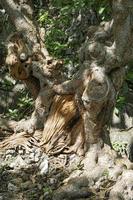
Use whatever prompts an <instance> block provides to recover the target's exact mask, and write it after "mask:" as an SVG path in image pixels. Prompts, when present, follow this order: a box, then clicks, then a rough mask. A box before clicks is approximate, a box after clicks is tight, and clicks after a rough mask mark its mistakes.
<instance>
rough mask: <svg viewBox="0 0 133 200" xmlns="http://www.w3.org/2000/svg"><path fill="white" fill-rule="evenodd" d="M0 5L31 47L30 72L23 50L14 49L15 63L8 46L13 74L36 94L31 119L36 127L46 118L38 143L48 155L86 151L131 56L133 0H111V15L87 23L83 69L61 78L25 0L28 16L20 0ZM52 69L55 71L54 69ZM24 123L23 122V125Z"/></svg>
mask: <svg viewBox="0 0 133 200" xmlns="http://www.w3.org/2000/svg"><path fill="white" fill-rule="evenodd" d="M0 4H1V5H2V6H3V8H5V10H6V11H7V13H8V14H9V16H10V19H11V21H12V23H14V25H15V27H16V30H17V31H18V32H21V33H22V34H23V35H24V38H26V39H25V40H24V39H22V38H20V40H21V39H22V41H21V42H20V43H21V44H25V43H27V44H26V45H25V47H24V48H21V49H22V50H24V49H27V48H29V49H30V51H32V53H29V54H30V55H29V57H30V58H31V60H30V58H29V57H28V59H29V60H25V63H26V62H30V67H29V68H28V71H27V69H24V62H23V63H22V62H21V59H20V57H21V56H20V55H21V54H22V53H23V51H22V50H21V51H19V50H18V51H17V59H16V60H17V62H16V60H15V59H14V57H12V56H11V55H12V54H13V55H15V52H14V51H13V48H11V49H10V48H9V47H10V45H9V46H8V55H7V61H8V63H10V65H12V66H13V67H14V72H13V73H12V74H13V76H14V77H15V78H16V77H17V79H21V80H23V81H24V82H25V83H26V84H27V85H28V86H29V87H30V88H31V90H32V93H33V95H34V97H35V98H36V103H35V111H34V113H33V114H32V117H31V119H32V120H31V121H30V123H31V124H32V125H33V123H35V124H36V125H35V126H34V130H35V129H37V127H38V125H37V124H38V123H39V122H38V121H39V120H40V118H42V119H41V121H43V123H44V129H43V137H42V141H41V142H42V143H41V144H42V146H43V147H44V149H45V151H46V152H47V153H49V154H57V153H60V152H71V151H74V152H77V153H79V154H80V155H82V154H84V153H85V151H87V150H88V148H89V146H90V145H92V144H97V143H99V141H100V138H101V137H102V134H103V129H104V127H105V126H106V125H107V124H108V122H109V120H110V117H111V112H112V109H113V108H114V106H115V101H116V96H117V94H118V92H119V90H120V88H121V86H122V83H123V80H124V76H125V69H124V67H125V66H126V65H127V64H128V62H129V61H130V60H131V59H132V57H133V53H132V52H133V49H132V44H133V42H132V41H133V36H132V30H133V28H132V24H131V19H132V16H133V12H132V8H133V3H132V1H131V0H128V1H126V2H125V1H124V0H122V1H119V0H114V1H113V2H112V8H113V20H112V21H111V22H104V23H102V24H100V25H99V26H93V27H92V26H91V27H89V31H88V39H87V40H86V41H85V43H84V44H83V46H82V47H81V52H80V65H81V70H80V71H79V74H78V76H76V77H75V78H74V79H73V80H71V81H66V82H63V83H62V80H63V81H64V77H61V80H58V79H59V71H60V68H59V65H60V64H61V63H60V62H58V61H57V62H56V61H55V60H54V59H52V61H50V62H46V60H47V57H49V55H48V53H47V50H46V49H45V47H44V46H43V47H42V42H41V40H38V38H39V37H38V30H39V28H38V27H36V25H35V23H33V22H32V20H33V17H32V8H31V2H30V1H27V3H26V5H27V6H28V8H29V10H30V12H29V13H28V14H29V16H25V13H24V12H23V10H22V12H21V11H20V10H21V6H22V4H21V1H20V4H18V3H16V1H14V0H1V2H0ZM9 41H10V40H9ZM25 41H26V42H25ZM10 42H11V41H10ZM10 42H9V43H10ZM14 43H15V41H14ZM20 46H21V45H20ZM27 46H28V47H27ZM38 46H39V47H38ZM9 49H10V50H9ZM18 49H19V48H18ZM25 52H29V51H28V50H27V51H26V50H25ZM40 52H41V53H40ZM38 53H39V54H40V55H42V53H43V56H44V57H43V59H41V62H40V60H39V59H37V60H35V59H34V56H35V54H36V55H37V54H38ZM15 56H16V55H15ZM13 59H14V60H15V61H14V60H13ZM48 60H49V59H48ZM20 66H21V71H22V72H23V74H25V76H24V75H23V76H20V73H19V72H18V71H20ZM34 66H35V67H34ZM38 66H39V68H38V70H36V68H37V67H38ZM58 68H59V69H58ZM16 71H17V72H16ZM30 71H32V76H31V75H30ZM56 71H58V73H55V72H56ZM16 74H17V75H16ZM33 76H35V77H36V78H38V79H39V81H40V92H39V93H38V94H37V90H38V89H37V88H38V84H37V82H36V81H35V79H34V81H30V80H31V79H32V77H33ZM32 80H33V79H32ZM42 83H43V84H42ZM44 85H45V86H44ZM56 93H57V94H56ZM64 94H65V95H64ZM40 110H41V111H40ZM40 112H41V113H40ZM42 113H43V114H42ZM26 123H27V122H26V121H25V124H24V126H26ZM19 126H20V124H19ZM30 128H31V127H30ZM22 129H23V128H22ZM34 130H33V132H34Z"/></svg>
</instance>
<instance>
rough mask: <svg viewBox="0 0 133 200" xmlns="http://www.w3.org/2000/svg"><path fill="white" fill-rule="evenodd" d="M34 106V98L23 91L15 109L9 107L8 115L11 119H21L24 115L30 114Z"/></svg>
mask: <svg viewBox="0 0 133 200" xmlns="http://www.w3.org/2000/svg"><path fill="white" fill-rule="evenodd" d="M32 107H33V99H32V98H30V97H29V95H28V94H26V93H25V92H24V91H23V92H22V93H21V97H20V98H18V102H17V105H16V108H15V109H8V111H7V113H6V116H7V117H9V118H10V119H14V120H20V119H21V118H23V117H26V116H28V114H29V113H30V112H31V110H32Z"/></svg>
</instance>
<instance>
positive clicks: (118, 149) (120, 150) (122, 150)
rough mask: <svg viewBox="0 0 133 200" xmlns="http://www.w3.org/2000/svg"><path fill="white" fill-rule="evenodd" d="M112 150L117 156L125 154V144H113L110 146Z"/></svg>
mask: <svg viewBox="0 0 133 200" xmlns="http://www.w3.org/2000/svg"><path fill="white" fill-rule="evenodd" d="M112 146H113V149H114V150H115V151H116V152H118V154H119V155H123V154H126V152H127V143H124V142H114V143H113V144H112Z"/></svg>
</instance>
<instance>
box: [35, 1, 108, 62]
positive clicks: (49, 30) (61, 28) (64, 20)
mask: <svg viewBox="0 0 133 200" xmlns="http://www.w3.org/2000/svg"><path fill="white" fill-rule="evenodd" d="M48 7H49V9H48V8H43V9H39V11H38V22H39V23H40V25H41V26H42V27H44V28H45V30H46V36H45V44H46V46H47V48H48V51H49V52H50V53H51V54H52V55H53V56H55V57H58V58H64V57H66V51H67V50H68V49H69V48H71V44H70V43H69V41H68V40H69V29H70V27H71V26H72V23H73V21H74V18H75V17H77V14H80V13H81V11H86V10H91V9H93V10H94V11H95V12H97V14H98V17H99V19H101V20H103V19H105V18H106V19H107V18H109V16H110V7H109V4H108V1H107V0H100V1H98V0H65V1H64V0H53V1H50V3H49V5H48ZM76 43H78V41H76ZM72 45H73V44H72ZM75 45H78V46H80V45H81V43H79V44H75ZM74 57H75V56H74Z"/></svg>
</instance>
